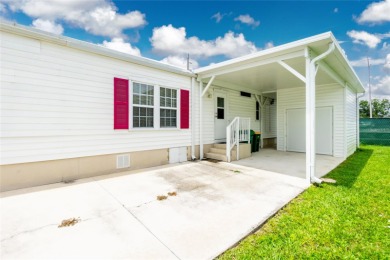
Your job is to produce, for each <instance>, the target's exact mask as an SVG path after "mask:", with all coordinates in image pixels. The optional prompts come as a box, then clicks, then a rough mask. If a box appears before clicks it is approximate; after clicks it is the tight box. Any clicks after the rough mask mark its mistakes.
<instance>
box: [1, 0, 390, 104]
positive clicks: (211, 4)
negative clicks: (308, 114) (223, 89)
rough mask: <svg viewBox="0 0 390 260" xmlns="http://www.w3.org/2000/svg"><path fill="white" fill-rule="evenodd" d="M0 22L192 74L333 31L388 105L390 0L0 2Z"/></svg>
mask: <svg viewBox="0 0 390 260" xmlns="http://www.w3.org/2000/svg"><path fill="white" fill-rule="evenodd" d="M0 13H1V18H2V19H5V20H9V21H14V22H17V23H20V24H23V25H28V26H33V27H36V28H38V29H42V30H45V31H49V32H52V33H55V34H62V35H65V36H69V37H72V38H76V39H80V40H84V41H88V42H92V43H95V44H99V45H103V46H106V47H108V48H112V49H116V50H119V51H123V52H126V53H130V54H133V55H138V56H144V57H148V58H152V59H156V60H162V61H163V62H166V63H170V64H173V65H177V66H185V59H186V55H187V53H189V54H190V57H191V59H192V67H193V68H196V67H198V66H205V65H208V64H210V63H215V62H219V61H223V60H227V59H230V58H234V57H238V56H241V55H245V54H248V53H252V52H255V51H258V50H261V49H264V48H270V47H272V46H277V45H281V44H284V43H288V42H291V41H295V40H299V39H301V38H304V37H309V36H312V35H315V34H319V33H323V32H327V31H332V32H333V34H334V35H335V36H336V38H337V39H338V40H339V41H340V43H341V46H342V48H343V49H344V50H345V52H346V54H347V56H348V59H349V60H350V61H351V63H352V65H353V66H354V69H355V70H356V72H357V73H358V75H359V77H360V79H361V81H362V82H363V84H364V85H365V86H366V85H367V82H368V73H367V61H366V57H369V59H370V62H371V64H372V65H371V73H372V77H371V82H372V91H373V96H374V97H379V98H390V0H382V1H381V0H379V1H375V2H374V1H352V0H350V1H111V0H3V1H2V3H1V4H0Z"/></svg>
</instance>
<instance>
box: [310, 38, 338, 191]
mask: <svg viewBox="0 0 390 260" xmlns="http://www.w3.org/2000/svg"><path fill="white" fill-rule="evenodd" d="M334 50H335V43H334V42H331V43H330V46H329V49H328V50H327V51H326V52H324V53H322V54H321V55H319V56H317V57H315V58H314V59H312V60H311V61H310V65H309V66H310V71H311V73H310V77H314V78H313V79H312V82H313V84H314V86H313V87H314V88H315V78H316V74H317V68H316V62H318V61H320V60H322V59H324V58H325V57H326V56H328V55H329V54H330V53H332V52H333V51H334ZM306 80H308V79H307V78H306ZM313 98H314V99H315V95H314V96H313ZM314 102H315V101H314ZM314 109H315V103H314ZM313 113H315V110H314V112H313V111H312V114H313ZM313 118H314V121H315V115H314V116H312V119H313ZM312 121H313V120H312ZM310 127H311V133H315V123H312V124H311V126H310ZM311 143H312V150H313V151H310V153H314V156H311V158H312V160H311V161H310V168H313V170H311V171H310V181H311V182H312V183H321V182H322V180H321V179H319V178H317V177H316V176H315V175H314V172H315V170H314V169H315V153H316V152H315V137H314V135H312V136H311ZM306 152H307V151H306ZM313 158H314V160H313Z"/></svg>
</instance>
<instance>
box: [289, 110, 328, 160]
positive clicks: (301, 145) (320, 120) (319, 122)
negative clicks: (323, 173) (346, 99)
mask: <svg viewBox="0 0 390 260" xmlns="http://www.w3.org/2000/svg"><path fill="white" fill-rule="evenodd" d="M305 113H306V110H305V109H304V108H299V109H287V110H286V133H287V136H286V150H287V151H291V152H305V151H306V120H305V118H306V115H305ZM315 139H316V153H318V154H327V155H332V154H333V110H332V107H317V108H316V138H315Z"/></svg>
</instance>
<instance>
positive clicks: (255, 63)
mask: <svg viewBox="0 0 390 260" xmlns="http://www.w3.org/2000/svg"><path fill="white" fill-rule="evenodd" d="M331 43H334V44H335V50H334V51H333V52H332V53H331V54H330V55H328V56H327V57H326V58H325V59H324V60H322V61H321V62H320V63H319V68H320V69H319V70H318V74H317V77H316V84H317V85H325V84H334V83H339V84H341V85H343V86H345V85H349V86H350V87H352V88H353V89H354V90H355V91H356V92H357V93H363V92H364V91H365V90H364V87H363V85H362V83H361V81H360V79H359V78H358V76H357V75H356V73H355V71H354V70H353V68H352V66H351V65H350V63H349V62H348V59H347V57H346V55H345V53H344V50H343V49H342V48H341V47H340V45H339V44H338V42H337V40H336V38H335V37H334V36H333V34H332V33H331V32H326V33H323V34H319V35H315V36H312V37H309V38H305V39H301V40H298V41H294V42H291V43H287V44H284V45H280V46H277V47H273V48H270V49H265V50H262V51H259V52H256V53H253V54H249V55H246V56H242V57H239V58H235V59H231V60H228V61H224V62H221V63H217V64H213V65H210V66H206V67H203V68H199V69H196V70H195V71H194V72H195V73H196V74H197V76H198V79H199V80H202V81H203V82H208V81H209V79H210V78H211V77H212V76H216V78H215V80H214V82H213V85H225V84H228V85H230V86H235V87H246V88H249V89H253V90H255V92H262V93H265V92H272V91H276V90H277V89H282V88H289V87H304V86H305V83H304V82H303V81H302V80H300V79H299V78H298V77H296V76H294V75H293V74H292V73H291V72H290V71H288V70H287V69H285V68H284V67H282V66H281V65H280V64H279V63H278V62H279V61H282V62H284V63H285V64H287V65H288V66H289V67H291V68H292V69H293V70H295V71H296V72H298V74H301V75H302V76H303V77H304V76H305V72H306V71H305V69H306V65H305V64H306V59H305V51H306V49H308V50H309V51H310V55H311V58H314V57H316V56H318V55H320V54H322V53H324V52H325V51H326V50H327V49H328V48H329V44H331Z"/></svg>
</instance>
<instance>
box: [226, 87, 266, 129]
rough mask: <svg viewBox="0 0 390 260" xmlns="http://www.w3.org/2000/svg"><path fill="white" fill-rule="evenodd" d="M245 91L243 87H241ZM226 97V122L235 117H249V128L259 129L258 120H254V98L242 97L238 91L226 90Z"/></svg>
mask: <svg viewBox="0 0 390 260" xmlns="http://www.w3.org/2000/svg"><path fill="white" fill-rule="evenodd" d="M242 91H245V89H242ZM227 94H228V96H227V99H228V106H227V111H228V123H230V122H231V121H232V120H233V119H234V118H235V117H249V118H250V119H251V129H252V130H254V131H260V122H259V121H258V120H257V121H256V98H255V97H254V96H253V95H251V97H243V96H241V94H240V91H234V90H227Z"/></svg>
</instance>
